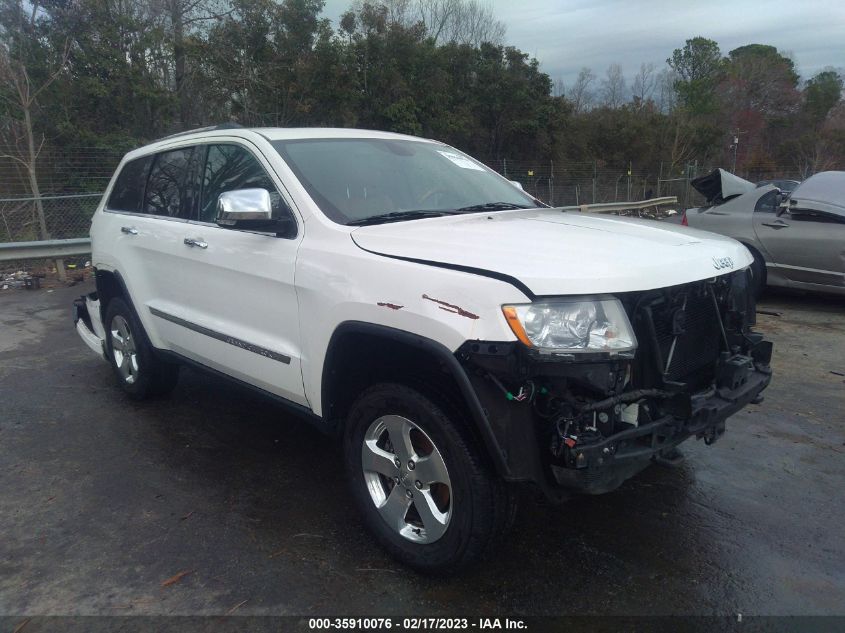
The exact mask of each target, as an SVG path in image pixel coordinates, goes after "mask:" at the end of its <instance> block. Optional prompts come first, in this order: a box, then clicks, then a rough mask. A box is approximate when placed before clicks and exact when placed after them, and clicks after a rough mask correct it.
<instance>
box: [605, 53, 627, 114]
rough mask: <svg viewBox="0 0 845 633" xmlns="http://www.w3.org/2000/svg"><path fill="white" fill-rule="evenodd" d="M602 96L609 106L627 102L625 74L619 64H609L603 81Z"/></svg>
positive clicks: (614, 106)
mask: <svg viewBox="0 0 845 633" xmlns="http://www.w3.org/2000/svg"><path fill="white" fill-rule="evenodd" d="M601 98H602V105H604V106H607V107H608V108H614V109H615V108H618V107H620V106H621V105H622V104H623V103H624V102H625V76H624V75H623V74H622V67H621V66H620V65H619V64H611V65H610V66H608V68H607V72H606V73H605V78H604V79H602V82H601Z"/></svg>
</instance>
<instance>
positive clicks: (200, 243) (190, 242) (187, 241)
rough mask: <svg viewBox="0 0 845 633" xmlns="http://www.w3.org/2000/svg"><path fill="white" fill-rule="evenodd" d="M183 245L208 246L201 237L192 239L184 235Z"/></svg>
mask: <svg viewBox="0 0 845 633" xmlns="http://www.w3.org/2000/svg"><path fill="white" fill-rule="evenodd" d="M184 244H185V246H192V247H193V246H199V247H200V248H208V242H204V241H203V240H202V239H196V240H195V239H193V238H190V237H186V238H185V240H184Z"/></svg>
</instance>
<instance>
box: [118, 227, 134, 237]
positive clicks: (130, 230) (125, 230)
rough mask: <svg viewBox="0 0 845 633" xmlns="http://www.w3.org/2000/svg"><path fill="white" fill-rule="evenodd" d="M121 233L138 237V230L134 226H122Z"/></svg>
mask: <svg viewBox="0 0 845 633" xmlns="http://www.w3.org/2000/svg"><path fill="white" fill-rule="evenodd" d="M120 232H121V233H126V234H127V235H138V229H136V228H135V227H134V226H121V227H120Z"/></svg>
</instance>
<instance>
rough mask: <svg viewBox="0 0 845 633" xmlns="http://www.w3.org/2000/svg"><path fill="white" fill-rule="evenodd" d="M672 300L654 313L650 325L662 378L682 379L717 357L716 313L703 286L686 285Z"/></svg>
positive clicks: (684, 379) (696, 372) (717, 324)
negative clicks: (660, 360) (662, 368)
mask: <svg viewBox="0 0 845 633" xmlns="http://www.w3.org/2000/svg"><path fill="white" fill-rule="evenodd" d="M678 299H680V297H679V298H678ZM673 304H674V305H673V306H671V307H670V308H669V309H667V310H661V311H658V312H656V313H655V314H654V329H655V331H656V332H657V343H658V347H659V349H660V357H661V359H662V360H663V367H664V371H665V376H666V379H667V380H673V381H682V382H684V381H686V380H687V379H689V378H690V377H692V376H693V375H695V374H698V373H699V372H701V371H702V370H703V369H705V368H708V367H713V366H714V364H715V362H716V360H717V358H718V357H719V348H720V342H721V341H720V336H721V332H720V326H719V315H718V313H717V312H716V309H715V306H714V305H713V298H712V297H711V296H710V295H709V294H708V293H707V292H706V289H703V288H691V289H689V290H688V291H687V292H686V293H685V296H684V299H683V300H681V301H677V300H676V301H675V302H673ZM673 347H674V349H673ZM667 363H668V367H667Z"/></svg>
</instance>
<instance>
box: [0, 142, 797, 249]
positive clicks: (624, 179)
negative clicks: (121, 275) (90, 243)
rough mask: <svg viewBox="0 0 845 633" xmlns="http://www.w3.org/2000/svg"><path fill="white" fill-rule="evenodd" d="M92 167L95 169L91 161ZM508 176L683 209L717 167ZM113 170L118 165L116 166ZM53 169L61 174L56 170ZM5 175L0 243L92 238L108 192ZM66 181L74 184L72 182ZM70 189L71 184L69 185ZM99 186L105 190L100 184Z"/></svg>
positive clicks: (536, 185) (548, 169)
mask: <svg viewBox="0 0 845 633" xmlns="http://www.w3.org/2000/svg"><path fill="white" fill-rule="evenodd" d="M90 156H91V155H90V154H87V155H86V157H87V158H86V159H85V160H86V161H90ZM100 158H101V159H102V161H101V163H100V167H98V168H97V170H96V173H97V175H96V176H94V177H93V179H87V180H86V179H82V180H76V181H75V184H74V186H73V187H72V188H79V189H82V190H85V189H88V190H89V191H90V190H91V189H92V188H93V187H94V186H98V188H100V189H101V188H102V186H103V184H104V181H105V182H107V179H108V177H110V173H111V172H110V171H109V172H108V173H109V175H108V176H105V175H103V174H106V169H105V168H104V167H103V164H105V163H109V164H110V165H111V163H114V164H115V165H116V164H117V161H118V159H117V158H115V157H114V156H111V155H108V156H106V155H105V154H104V155H103V156H101V157H100ZM86 164H87V167H86V171H88V172H89V175H90V172H91V170H92V169H93V168H92V166H91V164H90V162H88V163H86ZM487 164H488V165H489V166H490V167H491V168H493V169H495V170H496V171H498V172H499V173H501V174H502V175H503V176H505V177H506V178H508V179H510V180H513V181H516V182H519V183H520V184H521V185H522V186H523V188H524V189H525V190H526V191H527V192H528V193H530V194H532V195H534V196H536V197H537V198H539V199H540V200H542V201H544V202H546V203H547V204H550V205H552V206H571V205H581V204H592V203H602V202H622V201H636V200H645V199H649V198H656V197H660V196H676V197H677V198H678V210H681V209H684V208H687V207H691V206H698V205H700V204H702V203H703V202H704V200H703V199H702V197H701V196H700V195H699V194H698V193H697V192H696V191H695V190H694V189H693V188H692V187H691V186H690V181H691V180H693V179H694V178H696V177H698V176H702V175H704V174H706V173H709V172H710V171H712V168H711V167H708V168H705V167H702V166H699V165H697V164H689V165H686V166H683V167H682V168H681V169H680V170H678V169H677V168H675V170H674V173H669V170H668V169H665V170H664V168H663V167H662V166H661V168H660V169H659V170H657V171H654V172H652V171H649V170H645V169H639V168H637V167H636V166H635V165H629V166H628V167H627V168H610V167H603V166H602V161H598V160H596V161H587V162H566V163H555V162H553V161H548V160H547V161H531V160H521V161H512V160H508V159H500V160H494V161H489V162H488V163H487ZM109 169H113V166H110V167H109ZM52 173H54V174H55V173H58V171H57V169H53V170H52ZM738 175H740V176H743V177H746V178H748V179H749V180H751V181H752V182H757V181H759V180H768V179H776V178H786V179H794V180H801V178H800V177H798V174H797V173H795V171H794V170H792V169H789V168H784V169H773V170H769V171H766V172H765V173H762V172H760V173H754V174H742V173H741V174H738ZM7 178H8V180H5V179H3V178H0V185H3V187H0V242H26V241H35V240H40V239H68V238H79V237H87V236H88V231H89V227H90V224H91V217H92V215H93V213H94V210H95V209H96V207H97V204H98V203H99V201H100V198H101V196H102V193H71V194H68V195H44V196H41V197H40V198H34V197H32V196H25V195H8V194H7V195H5V196H3V193H5V191H4V190H3V189H4V188H5V189H6V191H8V190H9V189H12V190H14V189H17V190H20V188H21V185H20V181H15V182H17V183H18V184H17V185H16V186H15V187H11V186H8V185H10V183H11V182H12V179H11V177H10V176H8V174H7ZM65 184H68V183H67V182H66V183H65ZM66 188H67V187H66ZM98 190H99V189H98ZM39 206H40V207H41V208H43V211H44V219H45V224H46V227H45V228H46V235H45V234H44V231H42V228H41V223H40V219H39Z"/></svg>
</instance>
